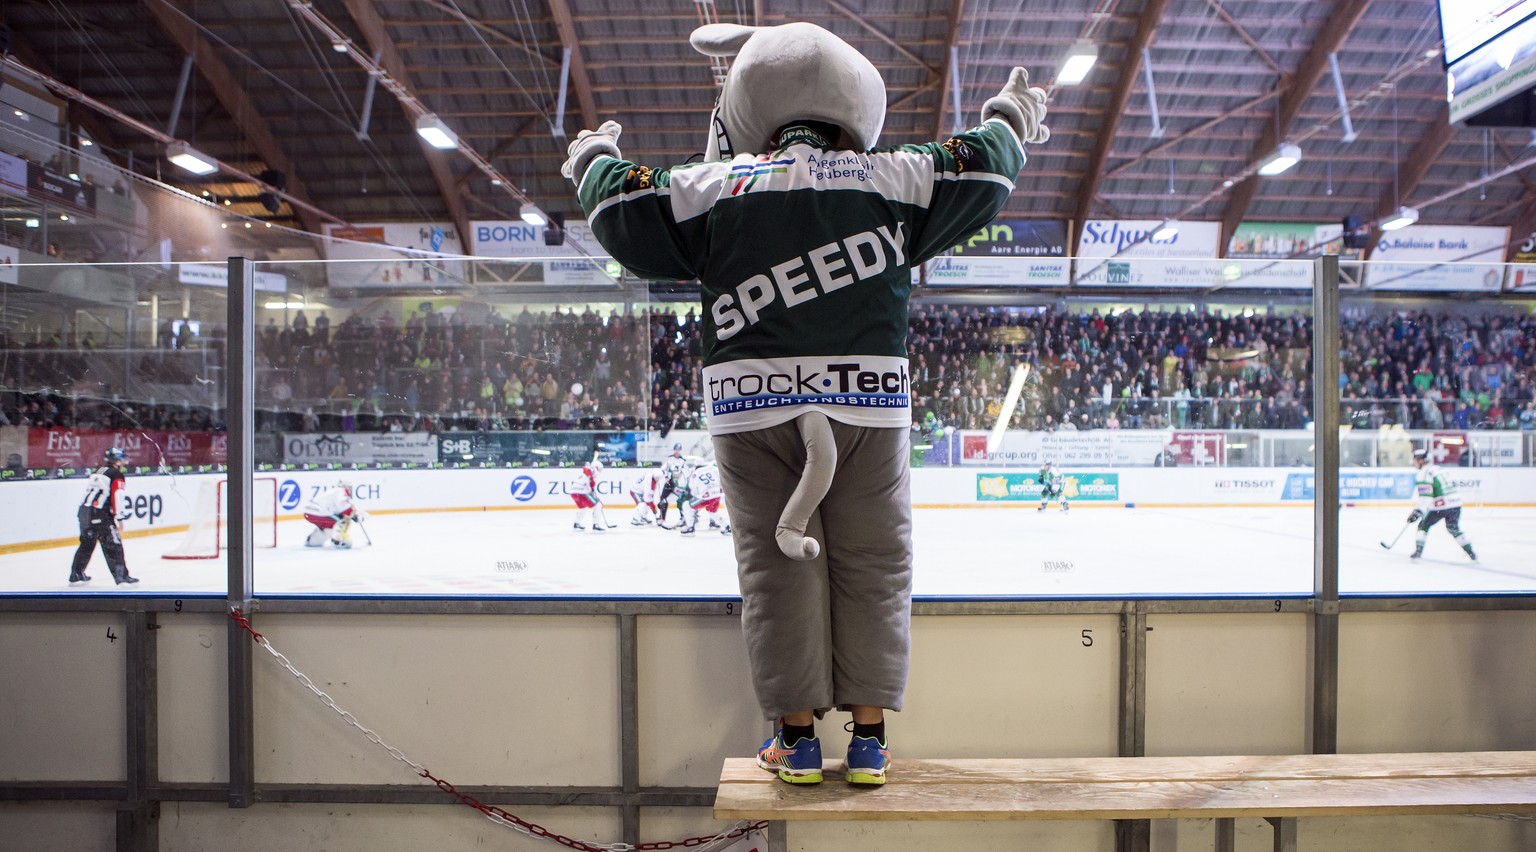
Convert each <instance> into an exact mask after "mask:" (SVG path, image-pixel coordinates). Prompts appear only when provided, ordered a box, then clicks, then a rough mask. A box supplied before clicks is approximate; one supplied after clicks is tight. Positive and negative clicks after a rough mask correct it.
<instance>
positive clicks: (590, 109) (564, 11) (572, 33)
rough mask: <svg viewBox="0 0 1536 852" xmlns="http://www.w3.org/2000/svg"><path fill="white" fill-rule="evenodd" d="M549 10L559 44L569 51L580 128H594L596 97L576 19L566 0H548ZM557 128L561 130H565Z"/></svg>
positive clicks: (595, 123)
mask: <svg viewBox="0 0 1536 852" xmlns="http://www.w3.org/2000/svg"><path fill="white" fill-rule="evenodd" d="M549 10H550V12H551V13H553V14H554V16H555V29H556V30H558V31H559V32H560V44H561V45H563V46H564V47H565V49H566V50H569V51H570V52H571V68H570V72H571V80H570V87H571V89H572V90H574V91H575V92H576V105H577V106H578V107H580V108H581V121H582V128H583V129H587V130H593V129H596V128H597V125H598V123H599V122H598V112H597V99H596V96H595V95H594V94H593V93H592V78H591V76H590V75H589V74H588V73H587V60H586V57H585V56H584V55H583V54H582V49H581V38H580V37H579V36H578V35H577V34H576V21H575V19H574V18H572V17H571V7H570V4H569V3H567V2H566V0H549ZM552 129H556V128H552ZM558 129H559V130H560V131H561V132H564V130H565V129H564V128H558Z"/></svg>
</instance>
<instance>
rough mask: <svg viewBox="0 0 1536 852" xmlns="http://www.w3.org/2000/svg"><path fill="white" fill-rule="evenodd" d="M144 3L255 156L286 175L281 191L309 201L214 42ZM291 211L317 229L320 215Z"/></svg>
mask: <svg viewBox="0 0 1536 852" xmlns="http://www.w3.org/2000/svg"><path fill="white" fill-rule="evenodd" d="M144 5H145V6H146V7H147V8H148V9H149V13H150V14H151V15H152V16H154V19H155V21H156V22H157V23H158V24H159V25H160V28H161V29H162V30H164V31H165V34H166V35H168V36H170V37H171V40H172V41H174V42H175V43H176V46H177V47H179V48H181V51H182V52H183V53H185V54H186V55H188V56H191V57H192V62H193V64H194V65H196V66H197V70H198V72H199V73H200V74H202V76H203V79H204V80H206V81H207V82H208V86H209V87H210V88H211V89H213V94H214V97H216V98H218V101H219V103H220V104H222V105H223V107H224V111H225V112H227V113H229V116H230V118H232V119H233V120H234V122H235V126H237V127H239V128H240V132H241V133H243V134H245V138H246V141H248V142H250V144H251V148H252V149H253V150H255V152H256V155H257V156H259V157H261V160H262V162H264V163H265V164H266V165H267V167H268V168H270V169H275V170H277V171H280V172H282V173H283V174H284V176H285V177H286V178H287V185H286V186H285V187H281V188H282V190H283V191H284V192H286V193H288V194H289V195H292V196H293V197H294V198H297V199H300V200H302V201H305V202H307V203H308V202H309V194H308V193H307V192H306V191H305V189H304V182H303V181H302V180H300V179H299V176H298V174H297V173H296V172H295V170H294V167H293V161H292V160H290V159H289V158H288V154H287V153H286V152H284V151H283V146H282V145H281V144H280V143H279V142H278V141H277V137H276V136H274V135H273V134H272V128H271V127H270V126H268V124H267V120H266V119H265V118H263V117H262V115H261V113H260V111H258V110H257V109H256V105H255V104H254V103H252V101H251V97H250V95H248V94H246V92H245V89H244V88H242V87H241V86H240V83H239V79H238V78H237V77H236V75H235V73H234V72H233V71H231V70H230V68H229V66H228V65H225V64H224V61H223V60H222V59H220V58H219V57H218V53H217V51H216V50H215V49H214V45H213V43H212V42H209V41H208V40H207V39H205V38H203V35H202V33H201V32H200V31H199V30H198V28H197V25H196V24H195V23H194V22H193V21H192V20H191V19H190V18H188V17H187V16H186V15H185V14H183V13H182V12H181V11H179V10H177V9H176V8H175V7H174V6H172V5H171V4H170V3H169V2H167V1H166V0H145V1H144ZM294 213H295V214H296V215H297V216H298V217H299V221H300V222H301V223H302V224H303V225H304V229H305V230H307V231H310V232H312V233H319V232H320V230H321V221H320V217H319V216H317V215H315V213H314V212H312V211H310V210H307V209H305V208H304V207H302V206H297V205H296V206H295V208H294Z"/></svg>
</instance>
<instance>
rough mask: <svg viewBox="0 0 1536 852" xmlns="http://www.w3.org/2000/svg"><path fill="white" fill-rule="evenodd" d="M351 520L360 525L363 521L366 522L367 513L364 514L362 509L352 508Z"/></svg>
mask: <svg viewBox="0 0 1536 852" xmlns="http://www.w3.org/2000/svg"><path fill="white" fill-rule="evenodd" d="M352 520H354V521H357V522H358V523H362V522H363V521H366V520H368V513H367V512H364V511H363V510H362V509H357V508H354V509H353V510H352Z"/></svg>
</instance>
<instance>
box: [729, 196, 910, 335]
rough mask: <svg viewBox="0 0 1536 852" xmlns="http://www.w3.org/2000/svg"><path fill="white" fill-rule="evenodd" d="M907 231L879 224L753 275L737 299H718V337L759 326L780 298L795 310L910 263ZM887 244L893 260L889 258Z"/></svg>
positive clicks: (740, 288) (738, 291) (744, 284)
mask: <svg viewBox="0 0 1536 852" xmlns="http://www.w3.org/2000/svg"><path fill="white" fill-rule="evenodd" d="M903 228H904V225H902V224H897V225H896V230H895V232H894V233H892V232H891V230H890V229H888V228H886V227H885V226H884V225H881V226H879V227H877V228H875V229H873V230H869V231H860V232H859V233H857V234H851V235H849V236H846V237H843V238H842V239H840V240H834V241H832V242H830V243H827V244H826V245H822V246H817V247H816V248H813V249H811V250H810V251H808V252H806V253H805V254H803V255H797V256H795V257H791V258H790V259H788V260H786V261H784V262H782V263H778V264H775V265H773V266H772V267H770V268H769V270H768V272H767V273H766V274H765V273H762V272H759V273H757V274H756V275H752V276H750V277H749V278H747V279H746V280H745V281H743V282H741V283H740V284H737V285H736V295H735V296H734V297H733V296H732V295H731V294H730V293H723V294H721V296H720V298H718V299H716V300H715V304H714V307H712V308H711V309H710V315H711V317H712V318H713V319H714V321H715V335H716V337H717V338H718V339H719V340H729V339H730V338H731V337H733V336H735V334H736V333H737V332H739V331H741V330H742V329H744V328H746V327H747V326H750V325H754V324H756V323H757V320H758V317H759V316H760V314H761V312H762V310H763V309H764V308H766V307H768V306H769V305H772V304H773V303H774V302H776V301H778V300H780V299H782V300H783V301H784V306H785V307H788V308H793V307H795V306H796V305H799V304H803V303H805V302H809V301H811V300H812V299H815V298H816V297H818V296H821V295H823V294H825V293H830V292H832V291H833V290H839V289H841V288H843V287H846V286H848V285H849V284H856V283H858V282H860V281H865V280H868V279H871V278H874V277H876V276H878V275H880V274H881V273H883V272H885V270H886V266H887V265H888V264H889V263H895V264H896V265H897V266H901V265H902V264H904V263H906V262H907V256H906V250H905V248H904V247H905V245H906V235H905V234H904V233H903ZM887 246H889V247H890V251H891V253H892V254H893V255H894V257H893V259H888V258H887V257H886V251H885V247H887ZM813 275H814V281H813V280H812V276H813ZM738 306H739V309H738Z"/></svg>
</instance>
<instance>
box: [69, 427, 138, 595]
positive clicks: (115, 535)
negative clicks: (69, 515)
mask: <svg viewBox="0 0 1536 852" xmlns="http://www.w3.org/2000/svg"><path fill="white" fill-rule="evenodd" d="M127 460H128V454H127V453H125V452H123V451H122V450H120V449H118V448H117V447H113V448H111V449H110V450H107V451H106V452H105V453H103V454H102V462H103V465H102V466H101V467H99V468H97V469H96V472H95V473H93V474H91V476H90V478H89V479H87V480H86V481H85V499H84V500H81V501H80V509H79V511H78V512H77V513H76V514H77V516H78V517H79V520H80V546H79V547H78V548H76V549H75V561H74V563H73V564H72V565H71V566H70V568H69V581H70V582H71V583H84V582H86V581H88V580H90V579H91V578H90V577H88V576H86V573H85V566H86V565H87V564H89V563H90V561H91V554H93V553H95V552H96V545H98V544H99V545H101V555H102V556H105V557H106V559H107V570H108V571H111V572H112V579H113V580H115V581H116V582H117V584H118V585H119V586H121V585H122V584H124V583H137V582H138V581H139V578H137V577H130V576H129V575H128V563H127V562H125V561H124V560H123V526H122V524H123V520H124V519H125V518H127V517H128V513H127V507H126V506H125V505H124V504H123V503H122V502H121V500H120V498H121V497H122V494H123V489H124V487H125V486H126V483H127V479H126V477H125V476H124V475H123V465H124V464H125V463H127Z"/></svg>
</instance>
